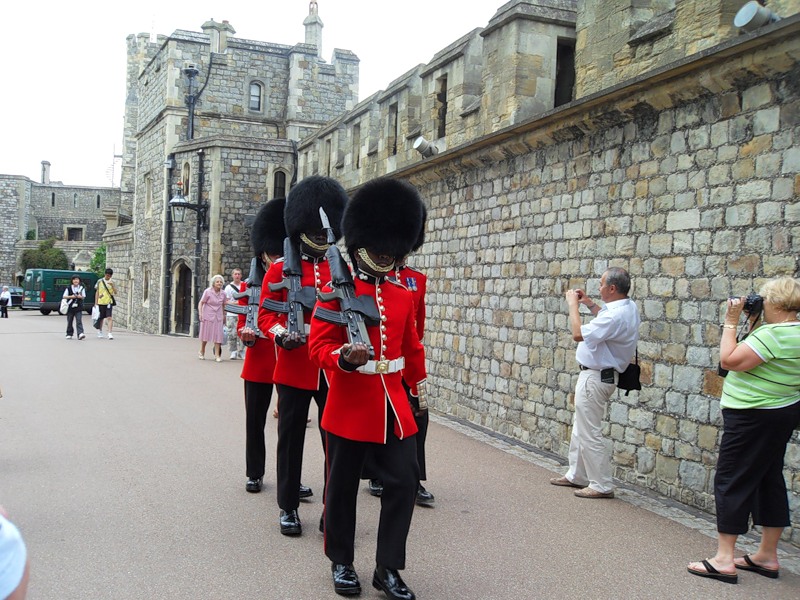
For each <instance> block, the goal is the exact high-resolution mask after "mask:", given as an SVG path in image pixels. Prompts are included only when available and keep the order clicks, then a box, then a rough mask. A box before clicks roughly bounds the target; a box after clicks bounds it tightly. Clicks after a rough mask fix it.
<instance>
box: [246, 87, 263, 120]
mask: <svg viewBox="0 0 800 600" xmlns="http://www.w3.org/2000/svg"><path fill="white" fill-rule="evenodd" d="M263 96H264V88H263V86H262V85H261V84H260V83H258V82H257V81H252V82H250V104H249V106H250V110H255V111H258V112H261V105H262V101H263Z"/></svg>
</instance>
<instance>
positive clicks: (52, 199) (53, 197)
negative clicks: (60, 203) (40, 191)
mask: <svg viewBox="0 0 800 600" xmlns="http://www.w3.org/2000/svg"><path fill="white" fill-rule="evenodd" d="M50 206H51V207H53V208H55V206H56V193H55V192H51V193H50Z"/></svg>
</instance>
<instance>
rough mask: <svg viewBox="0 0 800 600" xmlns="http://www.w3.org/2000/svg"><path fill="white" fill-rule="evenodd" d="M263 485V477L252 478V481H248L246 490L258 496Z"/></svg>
mask: <svg viewBox="0 0 800 600" xmlns="http://www.w3.org/2000/svg"><path fill="white" fill-rule="evenodd" d="M261 483H262V478H261V477H259V478H258V479H253V478H252V477H251V478H250V479H248V480H247V483H246V484H245V486H244V489H246V490H247V491H248V492H251V493H253V494H257V493H258V492H260V491H261Z"/></svg>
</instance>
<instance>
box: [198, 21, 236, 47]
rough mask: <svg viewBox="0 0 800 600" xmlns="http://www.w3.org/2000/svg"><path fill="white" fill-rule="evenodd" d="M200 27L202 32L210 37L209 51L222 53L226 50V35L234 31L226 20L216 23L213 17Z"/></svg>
mask: <svg viewBox="0 0 800 600" xmlns="http://www.w3.org/2000/svg"><path fill="white" fill-rule="evenodd" d="M202 29H203V33H205V34H206V35H207V36H208V37H209V38H210V41H211V51H212V52H215V53H217V54H224V53H225V52H226V51H227V50H228V35H233V34H234V33H236V30H235V29H234V28H233V27H231V24H230V23H228V21H222V23H217V22H216V21H215V20H214V19H211V20H210V21H206V22H205V23H203V27H202Z"/></svg>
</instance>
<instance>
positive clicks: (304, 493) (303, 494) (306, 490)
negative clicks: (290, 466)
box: [300, 483, 314, 499]
mask: <svg viewBox="0 0 800 600" xmlns="http://www.w3.org/2000/svg"><path fill="white" fill-rule="evenodd" d="M313 495H314V492H312V491H311V488H310V487H307V486H305V485H303V484H302V483H301V484H300V498H301V499H302V498H311V496H313Z"/></svg>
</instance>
